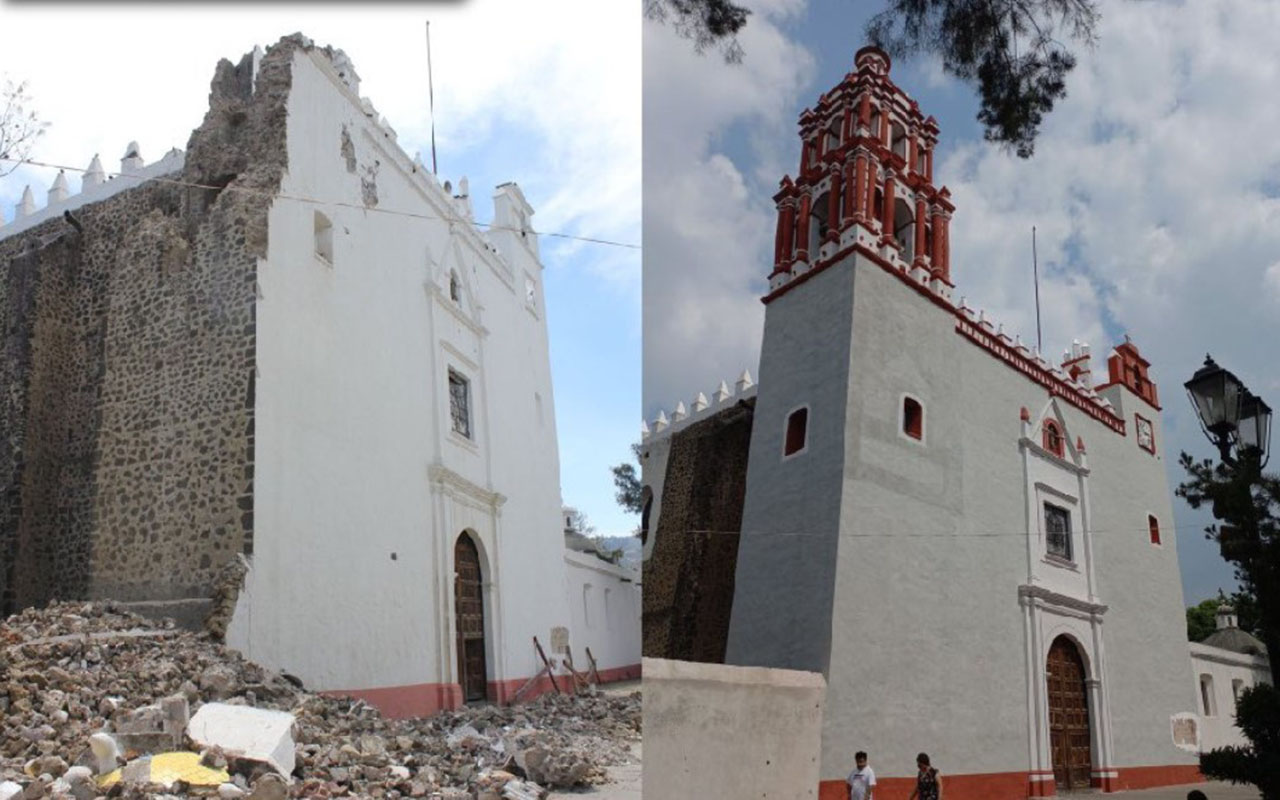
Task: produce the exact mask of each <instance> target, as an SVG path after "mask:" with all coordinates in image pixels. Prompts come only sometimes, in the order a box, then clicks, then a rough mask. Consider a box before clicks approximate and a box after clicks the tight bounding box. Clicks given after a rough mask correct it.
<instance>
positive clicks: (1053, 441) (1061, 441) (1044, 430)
mask: <svg viewBox="0 0 1280 800" xmlns="http://www.w3.org/2000/svg"><path fill="white" fill-rule="evenodd" d="M1040 441H1041V443H1042V444H1043V445H1044V449H1045V450H1048V451H1049V452H1050V453H1053V454H1054V455H1055V456H1057V457H1058V458H1062V457H1063V455H1064V454H1065V453H1066V439H1065V438H1064V437H1063V435H1062V428H1060V427H1058V423H1057V421H1056V420H1052V419H1047V420H1045V421H1044V425H1043V426H1041V431H1040Z"/></svg>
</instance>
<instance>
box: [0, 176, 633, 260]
mask: <svg viewBox="0 0 1280 800" xmlns="http://www.w3.org/2000/svg"><path fill="white" fill-rule="evenodd" d="M0 161H5V162H8V163H12V164H24V165H27V166H32V167H46V168H49V169H60V170H64V171H70V172H81V173H83V172H87V171H88V170H87V169H86V168H84V167H72V166H67V165H65V164H51V163H49V162H47V161H36V160H34V159H28V158H0ZM106 175H107V176H108V177H112V178H134V179H138V180H141V181H143V182H146V183H152V182H154V183H164V184H169V185H173V186H185V187H189V188H192V189H212V190H216V191H234V192H243V193H245V194H251V195H258V196H261V197H270V198H276V197H278V198H281V199H284V200H294V201H297V202H300V203H315V204H316V205H324V206H329V207H337V208H351V209H355V210H357V211H366V212H370V213H375V214H390V215H393V216H399V217H408V218H411V219H428V220H440V221H443V222H459V223H462V224H464V225H475V226H477V227H482V228H487V229H489V230H505V231H513V232H515V233H520V232H521V229H520V228H516V227H512V226H510V225H496V224H494V223H492V222H477V221H476V220H467V219H463V218H462V217H461V216H456V217H442V216H437V215H435V214H423V213H419V212H415V211H397V210H395V209H389V208H379V207H377V206H366V205H363V204H360V203H344V202H342V201H337V200H321V199H319V198H315V197H306V196H304V195H296V194H288V193H286V192H271V191H267V190H264V189H253V188H250V187H247V186H215V185H211V184H203V183H196V182H194V181H185V180H182V179H180V178H172V177H165V176H158V177H146V178H138V176H136V175H126V174H124V173H122V172H108V173H106ZM72 196H74V195H72ZM530 232H531V233H533V234H534V235H535V236H550V237H554V238H557V239H569V240H573V241H577V242H587V243H589V244H600V245H606V246H608V247H621V248H624V249H627V250H639V249H640V245H638V244H632V243H630V242H619V241H615V240H612V239H601V238H598V237H594V236H579V235H577V234H572V233H561V232H559V231H530Z"/></svg>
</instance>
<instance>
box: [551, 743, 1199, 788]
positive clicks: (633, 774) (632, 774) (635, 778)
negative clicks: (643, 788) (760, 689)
mask: <svg viewBox="0 0 1280 800" xmlns="http://www.w3.org/2000/svg"><path fill="white" fill-rule="evenodd" d="M631 754H632V755H633V756H634V757H635V760H634V761H633V762H632V763H630V764H623V765H621V766H617V767H609V777H610V778H612V779H613V782H612V783H606V784H605V785H603V786H592V787H591V788H590V789H584V790H582V791H572V792H571V791H563V792H552V793H551V794H550V796H549V797H548V798H547V800H641V792H640V743H639V742H636V743H635V744H633V745H631ZM1178 800H1184V798H1181V797H1180V798H1178ZM1210 800H1218V798H1216V797H1211V798H1210Z"/></svg>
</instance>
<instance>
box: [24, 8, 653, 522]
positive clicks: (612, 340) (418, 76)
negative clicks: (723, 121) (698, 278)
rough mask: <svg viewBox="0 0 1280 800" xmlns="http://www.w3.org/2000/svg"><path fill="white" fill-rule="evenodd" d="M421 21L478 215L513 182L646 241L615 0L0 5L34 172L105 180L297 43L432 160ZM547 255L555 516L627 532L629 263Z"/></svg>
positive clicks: (457, 163)
mask: <svg viewBox="0 0 1280 800" xmlns="http://www.w3.org/2000/svg"><path fill="white" fill-rule="evenodd" d="M428 19H430V21H431V46H432V64H433V67H434V71H435V109H436V142H437V150H438V154H439V164H440V175H441V177H442V178H452V179H453V180H454V182H455V183H456V182H457V179H458V178H460V177H462V176H463V175H466V176H467V177H468V178H469V180H470V186H471V193H472V196H473V197H474V198H475V201H476V203H475V204H476V215H477V218H478V219H479V220H480V221H482V222H483V221H487V220H488V219H489V218H490V216H491V214H492V206H491V203H490V202H489V201H488V195H489V189H490V188H491V187H493V186H495V185H497V184H499V183H502V182H504V181H507V180H515V181H517V182H518V183H519V184H520V185H521V187H522V188H523V190H524V193H525V195H526V197H528V199H529V201H530V203H532V205H533V206H534V208H535V210H536V214H535V216H534V225H535V227H536V228H538V229H539V230H540V231H556V232H564V233H570V234H575V235H579V236H587V237H593V238H599V239H609V240H614V241H618V242H622V243H628V244H631V245H633V246H634V245H638V244H639V243H640V20H639V17H638V14H637V13H636V10H635V9H634V8H632V7H631V6H630V5H629V4H626V3H599V2H594V0H554V1H552V2H539V3H526V2H520V1H519V0H470V2H449V3H440V4H438V5H417V6H413V7H410V6H409V5H408V4H403V5H388V6H373V5H361V6H359V8H358V10H357V7H356V6H355V5H350V6H345V7H344V6H337V5H322V6H311V7H305V8H304V7H303V6H301V5H294V4H287V5H276V6H273V5H271V4H269V3H263V4H230V5H226V6H224V7H218V6H200V5H192V6H185V5H180V6H176V7H175V6H170V5H163V4H144V5H134V6H122V5H119V4H115V3H112V4H110V5H107V6H95V5H92V4H91V5H78V6H68V5H65V4H61V3H58V4H52V5H47V4H40V3H19V4H14V3H11V2H0V75H2V76H3V77H7V78H10V79H12V80H13V81H15V82H18V81H23V80H26V81H28V82H29V89H30V91H31V93H32V95H33V96H34V97H35V105H36V107H37V108H38V110H39V112H40V114H41V116H42V117H43V118H44V119H46V120H48V121H50V122H51V123H52V127H51V128H49V130H48V133H47V135H46V136H45V137H44V138H43V139H42V140H41V141H40V143H39V146H38V148H37V150H36V152H35V153H34V154H33V158H36V159H39V160H41V161H46V162H50V163H56V164H69V165H74V166H80V167H83V166H87V165H88V163H89V160H90V159H91V158H92V156H93V154H94V153H101V155H102V162H103V164H104V165H105V166H106V168H107V169H108V170H112V169H118V168H119V167H118V165H119V159H120V157H121V156H122V155H123V153H124V148H125V145H126V144H127V143H128V142H129V141H130V140H137V141H138V143H139V144H140V146H141V148H142V155H143V157H144V158H145V159H146V160H147V161H148V162H150V161H153V160H155V159H158V158H159V157H160V156H162V155H163V154H164V153H165V152H166V151H168V150H169V149H170V148H172V147H179V148H185V147H186V143H187V138H188V137H189V135H190V133H191V129H192V128H193V127H195V126H196V125H198V124H199V122H200V120H201V119H202V118H203V116H204V111H205V108H206V104H207V102H208V94H209V81H210V79H211V78H212V77H213V71H214V66H215V64H216V63H217V61H218V59H220V58H229V59H231V60H232V61H236V60H238V59H239V57H240V56H241V55H243V54H244V53H246V52H248V51H250V50H252V49H253V46H254V45H255V44H260V45H263V46H264V47H265V46H266V45H269V44H271V43H273V42H275V41H276V40H278V39H279V38H280V37H281V36H284V35H286V34H289V33H293V32H295V31H301V32H302V33H304V34H306V35H307V36H309V37H311V38H312V39H313V40H315V41H316V43H317V44H321V45H324V44H332V45H334V46H335V47H340V48H342V49H344V50H345V51H346V52H347V54H348V55H349V56H350V57H351V59H352V62H353V63H354V64H355V68H356V71H357V72H358V73H359V75H360V77H361V80H362V83H361V93H362V94H364V95H365V96H367V97H369V98H370V99H371V100H372V101H373V102H374V104H375V105H376V107H377V108H378V110H379V112H381V113H382V114H383V115H385V116H386V117H387V119H388V121H389V122H390V123H391V125H392V127H393V128H395V129H396V131H397V133H398V135H399V141H400V144H401V146H402V147H404V148H405V150H406V151H407V152H409V153H410V154H412V153H413V152H414V150H416V149H420V150H421V151H422V153H423V158H424V160H425V161H426V162H427V163H430V146H429V134H428V131H429V128H428V113H427V107H428V105H427V57H426V42H425V23H426V22H427V20H428ZM566 19H572V20H574V22H575V24H574V25H565V24H564V20H566ZM583 29H587V30H604V31H609V35H608V36H583V35H581V33H580V32H581V30H583ZM55 174H56V171H51V170H48V169H38V168H23V169H20V170H19V171H18V172H15V173H14V174H13V175H10V176H8V177H6V178H0V214H3V215H4V217H5V218H6V219H11V218H12V216H13V206H14V204H15V203H17V202H18V200H19V198H20V197H21V194H22V189H23V186H24V185H26V184H27V183H30V184H31V185H32V189H33V191H34V192H35V195H36V198H37V204H39V205H42V204H43V202H44V197H45V192H46V191H47V189H48V186H49V184H50V183H52V181H53V179H54V176H55ZM70 183H71V190H72V191H73V192H75V191H78V190H79V180H78V179H76V178H75V177H72V180H71V181H70ZM542 255H543V262H544V264H545V266H546V272H545V274H544V278H545V282H546V287H547V288H546V302H547V306H548V320H549V325H550V333H551V361H552V372H553V376H554V381H555V403H556V417H557V426H558V430H559V434H560V464H561V484H562V487H563V497H564V501H565V502H566V503H569V504H572V505H576V506H577V507H579V508H580V509H581V510H582V511H584V512H585V513H586V514H587V516H588V518H589V520H590V521H591V522H592V523H594V525H595V526H596V528H597V529H598V532H599V533H602V534H606V533H611V534H618V533H626V532H629V531H630V530H631V529H632V528H634V527H635V525H636V520H635V519H634V518H633V517H630V516H628V515H625V514H623V513H622V512H621V511H620V510H619V509H618V507H617V504H616V503H615V502H614V499H613V485H612V479H611V477H610V474H609V471H608V467H609V466H610V465H611V464H614V463H618V462H620V461H622V460H624V459H626V458H628V457H629V452H628V445H629V443H630V442H631V441H632V440H633V439H634V438H635V436H636V418H637V415H638V413H639V407H640V402H639V398H640V368H639V364H640V336H641V330H640V256H639V251H638V250H637V249H634V247H633V248H625V247H613V246H606V245H599V244H587V243H582V242H575V241H572V240H564V239H558V238H551V237H544V238H543V240H542Z"/></svg>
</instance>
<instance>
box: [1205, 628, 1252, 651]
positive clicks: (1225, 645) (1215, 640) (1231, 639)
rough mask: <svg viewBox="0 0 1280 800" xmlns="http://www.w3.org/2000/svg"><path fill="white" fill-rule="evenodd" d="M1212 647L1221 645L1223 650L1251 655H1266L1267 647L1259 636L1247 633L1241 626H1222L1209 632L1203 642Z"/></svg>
mask: <svg viewBox="0 0 1280 800" xmlns="http://www.w3.org/2000/svg"><path fill="white" fill-rule="evenodd" d="M1201 644H1207V645H1209V646H1210V647H1221V648H1222V649H1223V650H1231V651H1233V652H1236V653H1246V654H1248V655H1251V656H1265V655H1266V654H1267V648H1266V646H1265V645H1264V644H1263V643H1262V641H1261V640H1259V639H1258V637H1256V636H1254V635H1253V634H1251V633H1245V632H1244V631H1242V630H1240V629H1239V628H1221V629H1219V630H1216V631H1214V632H1213V633H1211V634H1209V636H1208V637H1207V638H1206V639H1205V640H1204V641H1203V642H1201Z"/></svg>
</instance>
